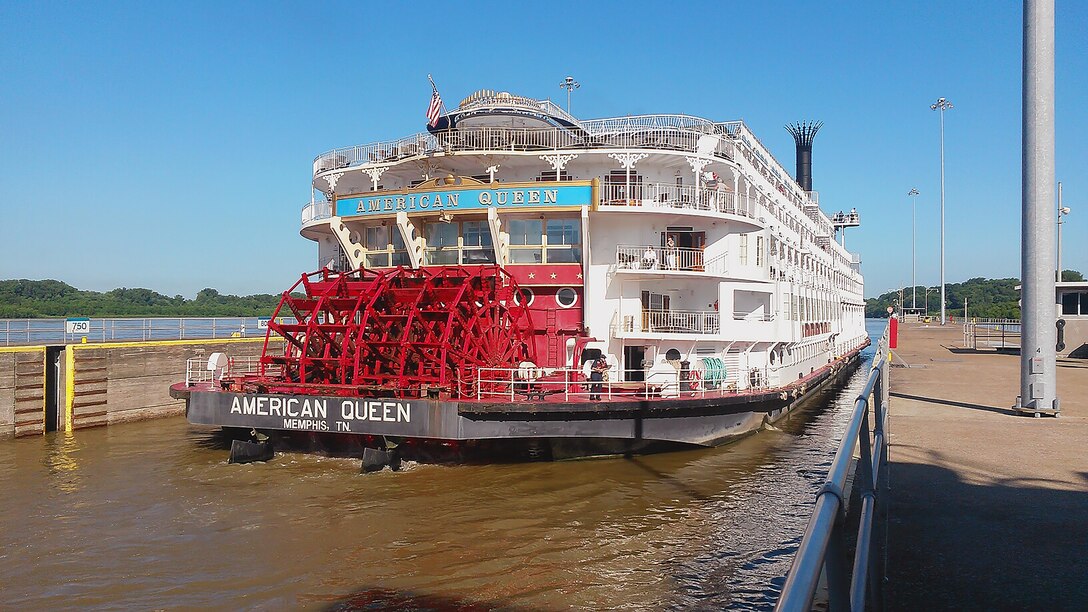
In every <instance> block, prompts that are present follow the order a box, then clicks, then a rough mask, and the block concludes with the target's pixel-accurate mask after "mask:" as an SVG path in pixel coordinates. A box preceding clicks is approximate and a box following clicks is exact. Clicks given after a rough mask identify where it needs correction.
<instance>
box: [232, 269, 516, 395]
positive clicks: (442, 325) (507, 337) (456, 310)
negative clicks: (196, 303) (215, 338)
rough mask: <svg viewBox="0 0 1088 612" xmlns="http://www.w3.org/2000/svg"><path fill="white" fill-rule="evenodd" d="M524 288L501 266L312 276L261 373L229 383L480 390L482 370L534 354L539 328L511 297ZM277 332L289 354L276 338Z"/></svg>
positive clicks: (269, 345) (285, 389)
mask: <svg viewBox="0 0 1088 612" xmlns="http://www.w3.org/2000/svg"><path fill="white" fill-rule="evenodd" d="M517 290H518V287H517V284H516V283H515V282H514V280H513V278H511V277H510V275H509V274H508V273H507V272H505V271H504V270H503V269H502V268H500V267H498V266H483V267H478V268H471V269H470V268H461V267H447V268H439V269H435V270H412V269H407V268H394V269H390V270H381V271H375V270H366V269H360V270H356V271H353V272H349V273H338V272H334V271H331V270H321V271H318V272H314V273H311V274H306V275H304V276H303V277H302V278H301V279H300V280H299V281H298V282H297V283H296V284H295V285H294V286H293V287H292V288H291V290H289V291H288V292H286V293H284V295H283V298H282V299H281V301H280V304H279V306H278V307H277V309H276V312H275V314H274V316H273V319H272V322H270V323H269V330H268V336H267V338H266V341H265V349H264V354H263V356H262V357H261V369H260V372H259V374H257V375H255V376H246V377H241V378H238V379H236V380H233V381H228V384H229V385H230V386H231V387H232V388H235V389H238V390H241V391H245V392H252V391H264V392H275V393H298V394H318V393H320V394H334V395H360V394H363V395H370V396H376V397H428V396H430V397H434V396H436V395H437V396H438V397H446V398H461V397H475V396H476V394H477V392H478V391H479V389H477V385H478V383H477V372H478V370H479V368H511V369H514V368H517V367H518V366H519V364H521V363H522V362H525V361H535V360H534V356H533V346H534V344H535V343H534V341H533V336H534V335H535V334H536V333H537V331H536V329H535V328H534V326H533V322H532V319H531V317H530V316H529V311H528V309H527V308H526V307H525V306H523V305H519V304H517V303H516V301H515V300H514V299H513V296H514V295H515V292H516V291H517ZM281 321H290V322H281ZM277 337H281V338H283V340H284V343H283V349H282V352H281V351H280V350H279V349H278V347H279V343H275V342H270V340H273V339H275V338H277ZM491 378H494V377H491Z"/></svg>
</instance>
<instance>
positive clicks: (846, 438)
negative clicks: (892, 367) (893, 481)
mask: <svg viewBox="0 0 1088 612" xmlns="http://www.w3.org/2000/svg"><path fill="white" fill-rule="evenodd" d="M887 347H888V330H887V329H885V331H884V335H883V336H882V337H881V339H880V343H879V345H878V347H877V352H876V356H875V357H874V358H873V366H872V369H871V370H870V371H869V378H868V379H867V380H866V381H865V386H864V387H863V388H862V391H861V393H860V394H859V395H858V397H857V400H856V402H855V403H854V411H853V412H852V413H851V414H850V420H849V422H848V423H847V427H846V433H845V434H844V435H843V438H842V441H841V442H840V443H839V448H838V452H836V453H835V458H834V460H833V461H832V463H831V469H830V470H829V471H828V474H827V480H826V481H825V482H824V485H823V487H821V489H820V492H819V493H818V494H817V496H816V505H815V508H814V509H813V512H812V516H811V518H810V519H809V522H808V526H807V527H806V528H805V536H804V539H802V540H801V545H800V546H799V547H798V549H797V554H796V555H795V556H794V558H793V564H792V565H791V566H790V571H789V574H788V575H787V576H786V583H785V584H784V585H783V587H782V595H781V596H780V597H779V598H778V602H777V604H776V605H775V610H782V611H790V612H792V611H795V610H797V611H800V610H810V609H811V607H812V599H813V596H814V595H815V593H816V586H817V584H818V583H819V581H820V575H821V573H824V572H826V578H827V590H828V599H829V604H830V609H831V610H832V611H835V610H865V609H866V603H868V604H869V607H871V608H873V609H880V608H882V607H883V606H882V604H883V601H882V600H883V575H882V574H883V563H882V562H881V560H880V559H879V556H878V555H876V554H874V551H873V549H872V547H873V544H874V538H873V529H874V517H875V515H876V510H877V502H879V503H880V508H882V509H884V510H885V511H886V504H887V497H886V494H887V488H888V473H887V472H888V444H887V438H886V434H887V420H888V396H889V388H888V365H887V364H888V359H887V356H888V355H889V353H888V348H887ZM870 409H872V414H871V417H872V418H871V419H870ZM870 420H872V424H871V426H870ZM870 427H871V431H870ZM855 447H860V455H861V457H860V459H859V460H858V463H857V475H856V478H855V484H854V486H860V487H861V488H860V492H861V510H860V519H859V526H858V533H857V544H856V549H855V552H854V560H853V565H852V566H850V568H852V569H848V567H847V565H846V559H845V558H844V552H843V551H844V549H845V547H846V543H845V540H846V538H847V534H846V530H845V527H844V521H843V520H842V519H843V514H844V513H845V510H846V506H847V504H848V501H849V500H848V494H847V492H846V491H847V484H846V483H847V477H848V476H849V473H850V471H851V467H852V464H853V456H854V449H855Z"/></svg>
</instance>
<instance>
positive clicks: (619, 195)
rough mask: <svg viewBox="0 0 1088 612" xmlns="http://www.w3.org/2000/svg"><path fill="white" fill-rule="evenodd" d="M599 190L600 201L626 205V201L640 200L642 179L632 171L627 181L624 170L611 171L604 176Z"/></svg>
mask: <svg viewBox="0 0 1088 612" xmlns="http://www.w3.org/2000/svg"><path fill="white" fill-rule="evenodd" d="M601 189H602V193H601V199H602V200H604V201H605V202H617V203H626V201H628V200H641V199H642V177H641V176H639V175H638V173H637V172H634V171H632V172H631V173H630V181H628V172H627V171H626V170H612V171H611V172H609V173H608V174H607V175H605V177H604V184H603V185H601Z"/></svg>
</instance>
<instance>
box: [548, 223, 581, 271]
mask: <svg viewBox="0 0 1088 612" xmlns="http://www.w3.org/2000/svg"><path fill="white" fill-rule="evenodd" d="M546 227H547V238H548V259H547V262H548V263H581V262H582V249H581V246H582V222H581V219H548V222H547V225H546Z"/></svg>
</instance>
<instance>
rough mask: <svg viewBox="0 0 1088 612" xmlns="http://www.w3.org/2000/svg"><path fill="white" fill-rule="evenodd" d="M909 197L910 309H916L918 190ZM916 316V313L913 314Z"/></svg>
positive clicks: (913, 191) (912, 190)
mask: <svg viewBox="0 0 1088 612" xmlns="http://www.w3.org/2000/svg"><path fill="white" fill-rule="evenodd" d="M907 195H908V196H910V197H911V205H910V206H911V227H912V229H911V235H910V308H911V310H917V309H918V299H917V297H916V296H915V288H914V287H915V285H917V284H918V278H917V275H918V258H917V256H916V255H915V253H916V251H917V244H918V190H917V189H914V188H911V190H910V191H909V192H908V193H907ZM914 314H915V315H917V314H918V313H914Z"/></svg>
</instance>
